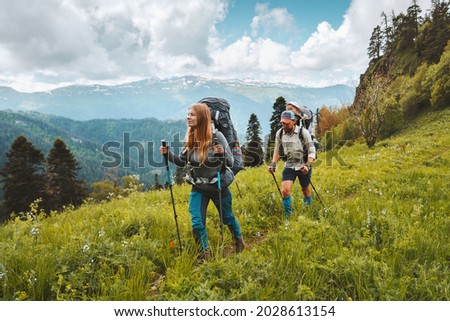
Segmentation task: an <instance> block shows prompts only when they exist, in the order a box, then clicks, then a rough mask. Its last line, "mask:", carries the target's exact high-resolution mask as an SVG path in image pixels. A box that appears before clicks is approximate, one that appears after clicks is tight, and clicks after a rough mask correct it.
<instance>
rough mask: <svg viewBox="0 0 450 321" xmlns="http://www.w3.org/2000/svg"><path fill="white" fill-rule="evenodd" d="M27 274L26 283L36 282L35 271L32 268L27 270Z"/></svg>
mask: <svg viewBox="0 0 450 321" xmlns="http://www.w3.org/2000/svg"><path fill="white" fill-rule="evenodd" d="M27 274H28V283H30V284H34V283H36V281H37V273H36V272H35V271H34V270H32V269H30V271H28V273H27Z"/></svg>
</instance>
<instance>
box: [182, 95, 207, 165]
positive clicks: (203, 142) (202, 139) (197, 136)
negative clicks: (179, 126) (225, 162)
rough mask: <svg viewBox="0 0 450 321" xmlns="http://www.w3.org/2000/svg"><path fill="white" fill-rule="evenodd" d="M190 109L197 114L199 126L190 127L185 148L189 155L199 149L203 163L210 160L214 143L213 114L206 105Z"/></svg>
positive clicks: (194, 105)
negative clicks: (209, 156) (209, 154)
mask: <svg viewBox="0 0 450 321" xmlns="http://www.w3.org/2000/svg"><path fill="white" fill-rule="evenodd" d="M189 109H190V110H192V111H193V112H194V113H195V115H196V117H197V125H196V126H195V127H188V130H187V133H186V143H185V145H184V146H185V147H186V148H187V149H188V151H189V153H193V152H194V150H195V149H197V153H198V157H199V161H200V162H202V163H203V162H204V161H205V160H206V159H207V158H208V149H209V148H210V147H211V141H212V128H211V112H210V111H209V108H208V106H207V105H206V104H200V103H197V104H193V105H192V106H191V107H190V108H189Z"/></svg>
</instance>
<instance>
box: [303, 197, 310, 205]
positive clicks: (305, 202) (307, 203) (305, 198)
mask: <svg viewBox="0 0 450 321" xmlns="http://www.w3.org/2000/svg"><path fill="white" fill-rule="evenodd" d="M303 204H305V205H311V204H312V195H310V196H309V197H306V196H305V197H303Z"/></svg>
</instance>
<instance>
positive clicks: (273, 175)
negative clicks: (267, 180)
mask: <svg viewBox="0 0 450 321" xmlns="http://www.w3.org/2000/svg"><path fill="white" fill-rule="evenodd" d="M271 174H272V177H273V180H274V181H275V184H276V185H277V188H278V192H280V196H281V198H283V194H281V190H280V186H279V185H278V182H277V179H276V178H275V174H274V173H273V172H272V173H271Z"/></svg>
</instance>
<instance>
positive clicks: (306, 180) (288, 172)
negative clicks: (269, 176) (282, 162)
mask: <svg viewBox="0 0 450 321" xmlns="http://www.w3.org/2000/svg"><path fill="white" fill-rule="evenodd" d="M311 174H312V167H309V171H308V174H303V173H302V172H301V171H300V170H298V171H296V170H295V169H293V168H285V169H283V176H282V180H283V181H293V182H295V179H296V178H297V177H298V179H299V181H300V185H302V187H308V186H309V184H310V182H311Z"/></svg>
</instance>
